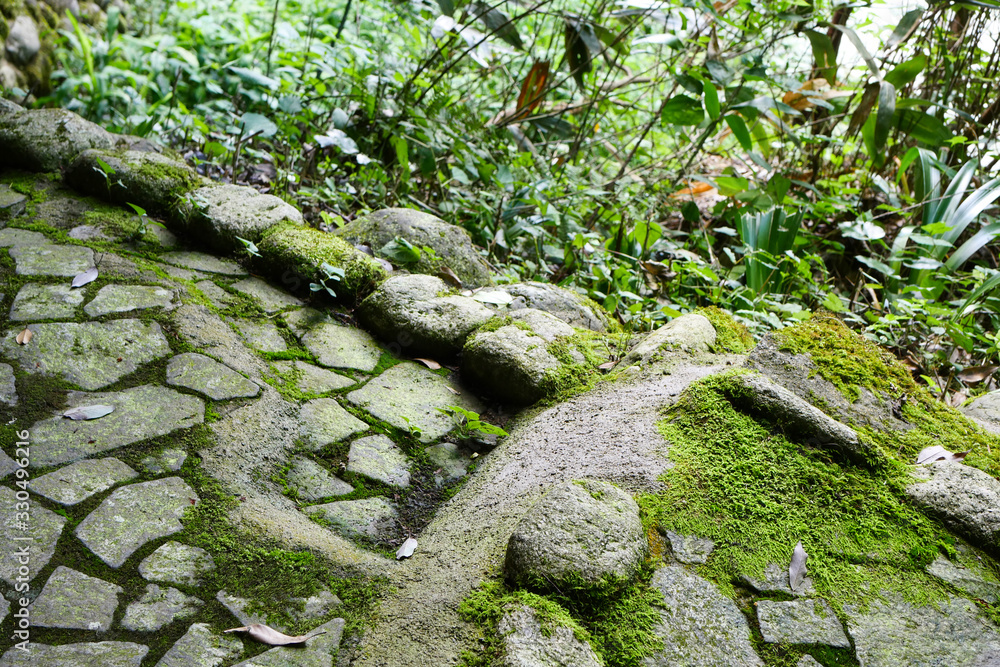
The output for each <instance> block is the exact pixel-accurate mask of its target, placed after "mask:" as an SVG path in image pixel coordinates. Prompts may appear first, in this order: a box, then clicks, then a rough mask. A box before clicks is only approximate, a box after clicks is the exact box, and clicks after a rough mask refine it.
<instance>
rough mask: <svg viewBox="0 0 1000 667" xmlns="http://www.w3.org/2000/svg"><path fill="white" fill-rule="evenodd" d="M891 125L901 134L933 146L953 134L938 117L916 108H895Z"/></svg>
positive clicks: (943, 142)
mask: <svg viewBox="0 0 1000 667" xmlns="http://www.w3.org/2000/svg"><path fill="white" fill-rule="evenodd" d="M893 125H894V126H895V127H896V128H898V129H899V131H900V132H902V133H903V134H905V135H908V136H910V137H911V138H913V139H916V140H917V141H919V142H920V143H923V144H927V145H929V146H934V147H937V146H941V145H943V144H945V143H946V142H947V141H948V140H949V139H951V138H952V137H953V136H954V135H953V134H952V133H951V131H950V130H949V129H948V128H947V127H946V126H945V124H944V123H943V122H942V121H941V120H940V119H938V118H935V117H934V116H931V115H929V114H926V113H924V112H923V111H918V110H916V109H896V114H895V118H894V119H893Z"/></svg>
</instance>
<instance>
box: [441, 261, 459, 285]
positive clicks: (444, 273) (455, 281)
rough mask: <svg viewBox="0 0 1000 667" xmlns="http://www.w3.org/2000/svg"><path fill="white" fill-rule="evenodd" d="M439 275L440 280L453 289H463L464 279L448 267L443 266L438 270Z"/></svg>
mask: <svg viewBox="0 0 1000 667" xmlns="http://www.w3.org/2000/svg"><path fill="white" fill-rule="evenodd" d="M437 275H438V278H440V279H441V280H443V281H445V282H446V283H448V284H449V285H451V286H452V287H457V288H458V289H462V279H461V278H459V277H458V275H457V274H456V273H455V272H454V271H452V270H451V269H450V268H448V267H447V266H442V267H441V268H440V269H439V270H438V274H437Z"/></svg>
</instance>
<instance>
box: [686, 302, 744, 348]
mask: <svg viewBox="0 0 1000 667" xmlns="http://www.w3.org/2000/svg"><path fill="white" fill-rule="evenodd" d="M694 312H695V313H697V314H698V315H703V316H705V318H706V319H707V320H708V321H709V322H711V323H712V326H713V327H715V336H716V337H715V351H716V352H730V353H732V354H746V353H747V352H749V351H750V350H751V349H753V346H754V339H753V335H752V334H751V333H750V330H749V329H747V328H746V327H745V326H743V324H742V323H740V322H737V321H736V320H735V319H733V316H732V315H730V314H729V313H727V312H726V311H724V310H722V309H721V308H718V307H717V306H709V307H708V308H699V309H698V310H696V311H694Z"/></svg>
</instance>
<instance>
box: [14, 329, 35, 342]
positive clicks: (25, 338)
mask: <svg viewBox="0 0 1000 667" xmlns="http://www.w3.org/2000/svg"><path fill="white" fill-rule="evenodd" d="M34 335H35V334H33V333H32V332H31V329H25V330H24V331H22V332H21V333H19V334H17V337H16V338H15V339H14V340H15V341H17V344H18V345H27V344H28V343H30V342H31V337H32V336H34Z"/></svg>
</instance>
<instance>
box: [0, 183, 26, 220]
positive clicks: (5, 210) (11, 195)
mask: <svg viewBox="0 0 1000 667" xmlns="http://www.w3.org/2000/svg"><path fill="white" fill-rule="evenodd" d="M27 208H28V198H27V197H25V196H24V195H22V194H21V193H20V192H14V191H13V190H11V189H10V187H9V186H6V185H5V186H3V187H0V218H13V217H16V216H18V215H21V214H22V213H24V211H25V210H26V209H27Z"/></svg>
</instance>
